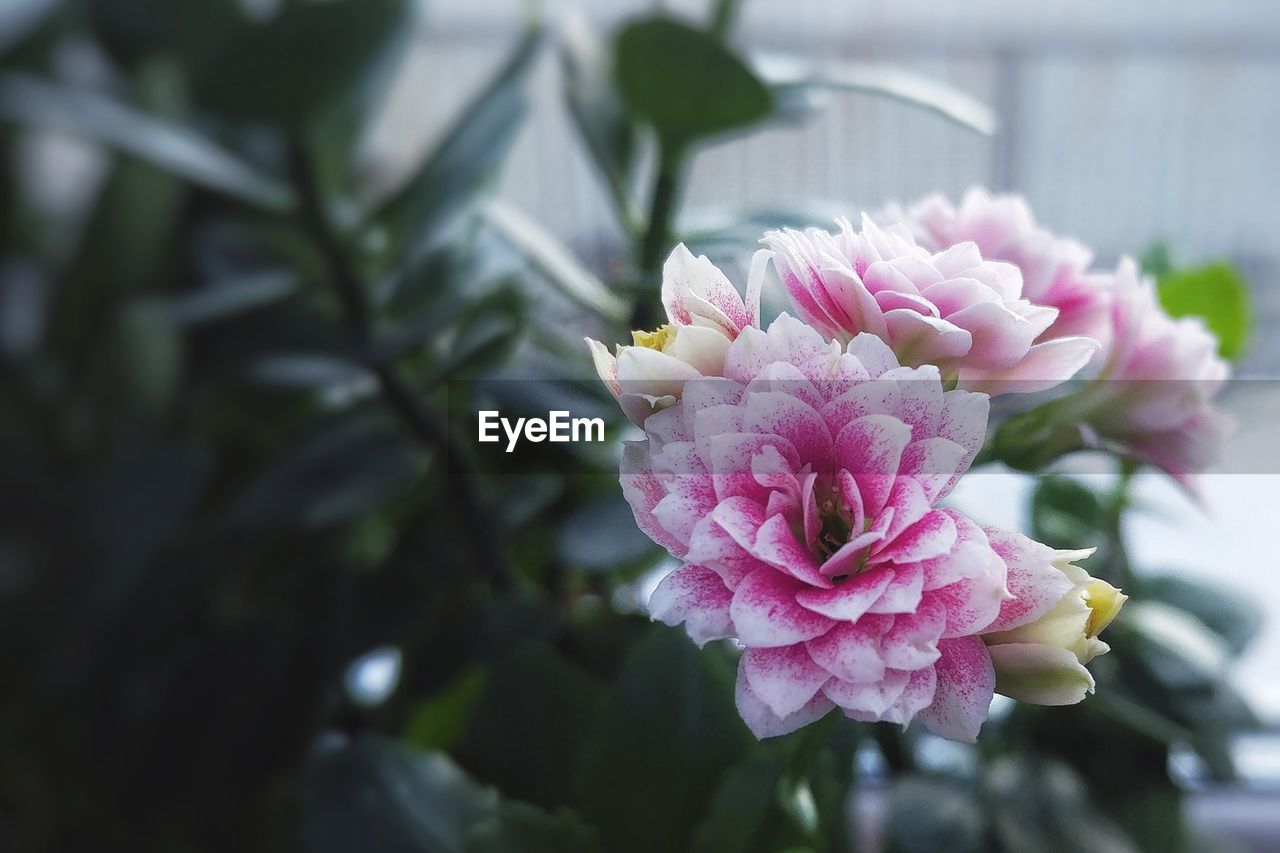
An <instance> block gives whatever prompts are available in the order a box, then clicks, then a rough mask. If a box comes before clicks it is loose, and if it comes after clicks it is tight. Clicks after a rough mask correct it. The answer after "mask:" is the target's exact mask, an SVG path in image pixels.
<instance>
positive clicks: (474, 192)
mask: <svg viewBox="0 0 1280 853" xmlns="http://www.w3.org/2000/svg"><path fill="white" fill-rule="evenodd" d="M1277 92H1280V9H1277V7H1276V6H1275V5H1274V4H1272V3H1269V2H1265V0H1229V2H1220V3H1215V4H1205V3H1198V2H1191V0H1185V2H1184V1H1183V0H1177V2H1155V0H1142V2H1131V3H1127V4H1123V5H1118V4H1114V3H1102V2H1079V1H1078V0H1077V2H1071V3H1067V2H1045V3H1037V4H1026V3H1019V2H1015V0H976V2H966V3H959V2H938V0H934V2H923V0H918V1H917V0H909V1H908V2H897V3H875V2H860V0H854V2H835V0H790V2H787V3H778V2H773V0H745V2H733V0H720V2H708V0H687V2H686V1H685V0H681V2H667V3H660V4H658V3H651V2H625V1H624V0H578V2H567V0H566V2H560V3H545V4H534V3H528V4H518V3H512V2H509V0H468V2H465V3H464V2H458V0H435V2H429V3H417V2H414V1H413V0H315V2H311V0H184V2H181V3H178V2H172V0H80V2H74V0H66V1H65V2H60V1H59V0H0V166H2V168H0V442H2V444H0V475H2V477H3V479H2V480H0V638H2V642H3V648H4V652H3V653H0V677H3V679H4V684H5V685H6V687H5V698H4V699H3V700H2V701H0V850H8V849H12V850H82V849H83V850H103V849H130V850H149V849H156V850H206V849H208V850H227V849H244V850H258V849H261V850H277V849H304V850H309V851H312V850H314V851H331V850H332V851H340V850H370V851H381V850H396V851H400V850H412V851H417V850H427V851H436V850H441V851H455V850H457V851H463V850H465V851H474V850H495V851H496V850H531V851H532V850H589V849H601V850H611V851H612V850H630V849H635V850H655V849H657V850H682V849H696V850H706V851H722V850H723V851H743V853H746V851H756V850H782V849H811V850H846V849H855V848H856V849H867V850H879V849H891V850H935V849H948V850H1063V851H1069V850H1089V851H1098V850H1117V851H1122V850H1144V851H1145V850H1152V851H1155V850H1160V851H1165V850H1226V849H1243V850H1269V849H1275V846H1276V845H1277V844H1280V818H1278V817H1277V811H1276V808H1275V807H1276V805H1278V804H1280V591H1278V589H1277V587H1276V585H1275V584H1274V583H1273V582H1272V575H1273V574H1274V571H1273V566H1274V563H1275V558H1276V556H1277V548H1276V546H1275V544H1274V540H1273V538H1272V536H1271V531H1272V530H1273V529H1274V527H1275V524H1276V522H1277V521H1280V509H1277V506H1278V505H1277V503H1276V501H1275V499H1274V495H1276V494H1277V493H1280V468H1278V467H1277V466H1276V465H1275V464H1274V462H1273V460H1274V459H1275V458H1276V456H1275V452H1274V447H1275V444H1274V438H1273V427H1272V424H1274V423H1275V422H1276V416H1277V415H1280V392H1278V391H1277V390H1276V389H1275V388H1274V387H1273V385H1274V383H1271V382H1267V381H1256V382H1238V383H1235V384H1233V385H1232V386H1231V387H1230V388H1229V389H1228V391H1227V393H1226V394H1225V396H1224V401H1223V404H1224V407H1225V408H1227V409H1228V411H1230V412H1232V413H1233V415H1234V416H1235V417H1236V418H1237V421H1238V424H1239V432H1238V434H1237V436H1236V438H1235V439H1233V442H1232V444H1231V446H1230V447H1229V448H1227V452H1226V453H1225V455H1224V459H1223V461H1222V462H1221V464H1220V465H1219V467H1218V468H1217V469H1215V472H1212V473H1210V474H1209V475H1208V476H1206V477H1205V478H1204V480H1203V483H1202V494H1203V498H1202V502H1201V503H1200V504H1197V503H1196V502H1194V501H1192V500H1190V499H1189V498H1188V497H1186V495H1185V494H1184V493H1183V492H1182V491H1180V490H1179V489H1178V488H1177V487H1176V486H1175V485H1174V484H1172V483H1170V482H1168V481H1167V480H1166V479H1163V478H1162V477H1160V476H1159V475H1157V474H1155V473H1147V472H1140V473H1139V474H1138V475H1137V476H1136V478H1135V479H1134V480H1133V482H1132V484H1129V483H1127V482H1125V481H1122V480H1121V479H1120V478H1117V477H1116V476H1115V475H1114V474H1113V473H1112V472H1111V466H1110V465H1109V463H1107V462H1106V461H1105V460H1096V459H1094V460H1084V461H1083V462H1081V463H1080V464H1078V465H1076V466H1074V467H1067V468H1064V469H1060V470H1055V471H1053V472H1050V473H1048V474H1044V473H1035V474H1031V473H1015V472H1011V471H1008V470H1005V469H998V470H995V471H990V472H983V473H975V475H974V476H970V477H967V478H966V480H965V481H964V482H963V484H962V488H961V490H960V491H958V493H957V494H956V496H955V500H956V502H957V503H959V504H960V505H962V506H963V507H965V508H966V509H967V510H968V511H969V512H971V513H972V514H973V515H975V517H978V518H979V519H981V520H982V521H984V522H987V523H994V524H1000V525H1003V526H1007V527H1012V528H1017V529H1023V530H1028V531H1029V532H1032V531H1034V532H1035V533H1036V534H1037V535H1038V536H1039V538H1041V539H1042V540H1044V541H1051V542H1053V540H1054V538H1055V537H1062V538H1064V543H1063V544H1070V545H1071V546H1072V547H1084V546H1087V545H1093V544H1098V545H1101V546H1102V547H1103V551H1102V552H1101V553H1100V555H1099V558H1098V559H1099V562H1098V563H1097V565H1096V567H1095V569H1094V570H1095V573H1098V572H1100V573H1102V574H1104V575H1105V574H1106V573H1107V571H1108V570H1109V569H1111V568H1114V566H1115V565H1120V564H1123V566H1124V571H1126V572H1127V571H1129V566H1130V565H1131V566H1132V569H1133V572H1134V574H1135V575H1136V577H1128V576H1126V577H1125V579H1126V580H1127V581H1128V582H1126V584H1125V586H1126V589H1127V590H1130V591H1132V593H1133V595H1134V597H1135V599H1136V600H1138V601H1141V600H1143V599H1144V598H1145V599H1148V600H1149V601H1150V602H1152V603H1154V604H1158V605H1160V606H1161V607H1163V608H1164V610H1162V611H1160V613H1161V615H1162V617H1164V618H1162V619H1160V620H1152V619H1148V620H1147V622H1142V621H1140V620H1138V619H1136V618H1135V619H1133V620H1132V621H1131V622H1130V623H1122V624H1118V625H1117V626H1116V628H1115V629H1114V630H1115V631H1116V634H1115V637H1113V638H1112V643H1113V646H1115V647H1116V651H1115V652H1113V654H1112V655H1110V656H1108V657H1107V658H1104V659H1100V660H1099V661H1098V665H1097V666H1096V667H1095V669H1096V671H1097V675H1098V679H1099V690H1098V695H1097V696H1095V697H1092V698H1090V699H1089V700H1087V701H1086V702H1085V703H1084V704H1083V705H1081V706H1080V707H1079V708H1073V709H1069V710H1062V711H1057V710H1055V711H1052V712H1051V713H1050V712H1038V711H1036V710H1034V709H1026V708H1013V707H1010V705H1011V703H1007V704H1003V705H998V706H997V707H996V708H995V709H994V712H993V718H992V721H991V722H990V723H989V724H988V728H987V729H986V730H984V738H983V743H982V744H981V745H980V747H979V748H977V749H969V748H965V747H959V746H955V745H952V744H946V743H943V742H940V741H937V740H936V739H931V738H929V737H927V736H921V735H919V733H917V732H914V730H913V731H912V732H909V733H908V734H907V735H906V736H903V735H901V734H900V733H898V732H896V731H887V730H886V731H882V730H880V729H878V728H877V729H875V730H874V731H873V730H871V729H867V730H866V731H863V730H861V727H852V726H850V727H849V729H848V730H844V729H841V730H839V731H833V732H832V733H831V734H830V735H828V736H827V740H825V741H823V742H820V743H818V744H816V745H815V744H813V743H811V742H803V743H801V742H793V741H792V739H784V741H782V742H776V743H775V742H771V743H769V744H765V745H758V744H754V743H750V742H748V740H747V737H746V733H745V729H743V728H742V726H741V724H740V722H739V721H738V720H737V718H736V716H735V713H734V711H733V708H732V690H731V687H730V686H729V681H730V680H731V677H732V667H733V660H732V651H731V650H723V649H722V650H715V649H709V650H707V651H706V652H704V653H699V652H698V651H697V650H696V649H694V648H693V647H692V644H691V643H689V642H688V641H687V640H685V639H684V638H683V636H682V635H681V634H680V633H679V632H675V631H668V630H667V629H664V628H662V627H660V626H652V625H650V624H649V623H648V622H647V620H646V619H645V618H644V617H643V615H642V605H643V601H644V598H645V595H646V591H647V590H648V589H650V588H651V587H652V585H653V583H654V582H655V581H656V578H657V577H660V576H661V572H662V571H664V570H665V569H666V568H669V564H667V563H664V562H663V560H662V555H661V554H659V553H656V551H655V550H654V549H653V548H652V547H651V546H650V545H649V543H648V542H647V540H645V539H644V537H643V536H641V535H640V534H638V533H637V531H636V530H635V528H634V524H633V523H632V521H631V517H630V513H629V511H628V510H627V508H626V506H625V505H624V504H623V503H622V502H621V497H620V495H619V494H618V488H617V483H616V475H615V474H614V473H613V472H615V471H616V460H615V455H614V449H615V448H616V441H613V440H611V442H610V443H609V445H608V446H607V447H594V446H572V445H571V446H567V447H566V446H561V448H563V449H557V450H556V451H555V452H554V453H553V452H552V451H551V450H550V448H549V446H547V454H546V455H545V456H540V457H539V458H536V459H531V460H524V461H522V462H521V463H520V465H526V464H527V465H528V470H523V471H522V470H520V466H519V465H517V466H515V467H514V468H513V469H512V470H510V471H495V470H493V469H492V466H486V465H485V464H483V462H482V461H480V460H476V459H474V458H471V452H470V449H469V448H468V446H467V443H466V440H464V438H463V436H466V437H468V438H469V436H470V431H469V425H468V424H466V423H465V422H464V421H459V419H458V418H459V412H466V411H468V406H471V405H472V404H473V402H474V400H475V399H477V398H483V399H486V400H491V401H496V402H497V404H500V405H501V407H503V408H504V409H511V410H520V408H521V407H522V406H523V407H526V408H528V409H529V410H530V411H537V412H545V411H546V410H547V408H548V407H549V404H550V403H552V402H556V403H558V404H563V406H562V407H567V408H572V409H573V410H574V411H575V412H576V411H590V413H592V414H596V413H599V414H601V415H602V416H605V417H609V418H610V419H611V424H610V435H611V439H614V438H616V437H618V436H620V435H622V434H623V429H624V428H623V425H622V424H621V423H620V422H619V421H620V418H618V416H617V415H616V413H615V412H614V411H613V406H612V401H611V400H609V399H608V397H607V395H605V394H604V393H603V392H602V391H601V390H600V389H598V388H596V387H595V384H594V383H593V382H583V381H581V380H582V379H583V378H584V377H587V376H589V374H590V367H589V363H588V360H587V356H586V352H585V349H584V348H583V347H582V345H581V338H582V336H583V335H587V334H590V335H592V336H593V337H600V338H601V339H603V340H605V341H606V342H610V341H622V340H624V338H625V336H626V332H627V330H628V329H630V328H633V327H635V328H647V327H650V326H652V325H654V322H653V320H654V318H655V317H656V316H657V314H656V311H657V306H656V301H657V269H658V267H659V265H660V262H661V259H663V258H665V256H666V253H667V251H669V249H670V247H671V246H672V245H673V244H674V242H675V241H676V240H677V239H683V240H686V241H687V242H689V243H690V245H691V246H692V247H693V248H694V249H695V251H699V252H707V253H708V254H710V255H711V256H712V257H713V259H715V260H716V261H717V262H718V263H721V264H723V266H724V267H725V268H726V269H727V270H729V271H730V275H731V278H733V279H734V280H735V281H739V282H740V281H742V279H743V278H744V276H745V263H746V261H747V259H748V258H749V257H750V253H751V252H752V251H753V250H754V249H755V248H756V246H755V240H756V239H758V237H759V235H760V234H761V233H763V231H764V230H765V229H766V228H767V227H773V226H775V225H781V224H790V225H797V226H798V225H804V224H810V223H817V224H824V223H827V222H829V221H830V219H831V218H832V217H834V216H836V215H848V216H851V217H853V216H856V215H857V214H858V213H859V212H860V211H862V210H876V209H879V208H880V207H882V206H883V205H884V204H886V203H888V202H891V201H899V202H907V203H910V202H912V201H915V200H916V199H918V198H919V197H921V196H922V195H924V194H927V193H931V192H942V193H944V194H947V195H949V196H951V197H952V198H953V199H956V198H958V196H959V195H960V194H961V193H962V192H963V191H964V190H965V189H966V188H967V187H970V186H973V185H981V186H986V187H989V188H990V189H992V190H994V191H1008V192H1017V193H1021V194H1023V195H1025V196H1026V197H1027V199H1028V201H1029V203H1030V205H1031V207H1032V209H1033V210H1034V211H1035V213H1036V216H1037V218H1038V219H1039V221H1040V222H1041V224H1042V225H1044V226H1045V227H1047V228H1049V229H1051V230H1053V231H1055V232H1058V233H1061V234H1067V235H1071V236H1074V237H1077V238H1079V239H1080V240H1081V241H1083V242H1085V243H1086V244H1088V245H1089V246H1091V247H1092V248H1094V249H1095V251H1096V253H1097V257H1098V261H1099V262H1100V263H1103V264H1110V263H1112V262H1114V261H1115V260H1116V259H1117V258H1118V257H1119V256H1121V255H1123V254H1130V255H1134V256H1142V257H1144V258H1146V259H1147V260H1148V263H1149V268H1150V269H1151V270H1152V272H1153V273H1163V274H1165V275H1172V274H1181V275H1199V276H1205V281H1206V286H1219V284H1221V282H1220V278H1221V277H1222V276H1224V275H1225V276H1226V277H1227V278H1229V279H1230V283H1231V286H1232V287H1243V288H1244V289H1245V290H1246V292H1247V296H1248V303H1249V305H1250V306H1251V309H1250V312H1251V316H1252V327H1253V333H1252V335H1251V338H1250V342H1249V346H1248V347H1247V348H1246V349H1245V350H1244V353H1243V355H1242V357H1241V358H1240V360H1239V361H1238V363H1237V364H1236V370H1237V375H1239V376H1242V377H1246V378H1251V379H1257V380H1267V379H1271V378H1274V377H1275V376H1276V375H1277V374H1278V373H1280V343H1277V337H1276V336H1275V335H1274V331H1273V330H1275V329H1276V328H1277V326H1280V281H1278V280H1277V279H1278V278H1280V242H1277V241H1276V240H1275V239H1273V236H1272V235H1274V234H1275V233H1280V207H1278V206H1277V205H1276V204H1275V201H1274V199H1273V194H1274V192H1275V190H1276V188H1277V187H1278V186H1280V154H1278V153H1277V152H1278V151H1280V149H1278V148H1277V145H1276V139H1277V138H1280V108H1277V106H1276V104H1277V98H1276V93H1277ZM677 95H678V96H677ZM673 104H674V105H673ZM1161 246H1163V247H1164V250H1163V252H1161V251H1153V249H1154V248H1158V247H1161ZM1153 259H1154V260H1153ZM1223 270H1225V271H1226V272H1223ZM1222 286H1224V287H1225V286H1226V285H1222ZM774 304H775V307H777V306H778V305H780V304H781V303H780V302H778V301H777V299H776V294H774ZM516 378H522V379H526V380H527V379H536V380H538V381H537V382H533V383H530V382H514V381H505V380H511V379H516ZM480 380H486V381H485V382H481V381H480ZM495 380H496V381H495ZM549 471H559V472H561V473H556V474H553V473H548V472H549ZM1054 544H1057V543H1056V542H1055V543H1054ZM1116 555H1121V556H1122V557H1123V559H1119V558H1117V556H1116ZM1148 612H1151V611H1148ZM1107 697H1110V698H1107ZM855 729H856V730H855ZM1232 845H1234V846H1232Z"/></svg>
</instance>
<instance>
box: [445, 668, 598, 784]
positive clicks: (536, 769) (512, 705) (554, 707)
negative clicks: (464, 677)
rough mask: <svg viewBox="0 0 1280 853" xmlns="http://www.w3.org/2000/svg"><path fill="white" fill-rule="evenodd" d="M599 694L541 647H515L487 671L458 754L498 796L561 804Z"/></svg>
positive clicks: (589, 681) (572, 778) (593, 685)
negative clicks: (517, 648) (493, 787)
mask: <svg viewBox="0 0 1280 853" xmlns="http://www.w3.org/2000/svg"><path fill="white" fill-rule="evenodd" d="M603 692H604V691H603V685H601V684H600V683H599V682H598V681H597V680H596V679H594V678H593V677H591V676H590V675H589V674H588V673H587V672H586V671H585V670H583V669H582V668H581V667H579V666H577V665H575V664H574V663H572V662H571V661H568V660H566V659H565V658H564V657H562V656H561V655H558V654H556V653H555V652H553V651H551V650H550V649H548V648H543V647H536V646H535V647H530V648H525V649H521V650H518V651H516V652H514V653H513V654H510V655H508V656H506V657H504V658H503V659H502V660H500V661H498V662H497V663H496V664H495V665H494V667H493V669H492V670H491V672H490V674H489V677H488V679H487V680H486V683H485V687H484V691H483V694H482V695H481V697H480V699H479V700H478V701H477V702H476V705H475V708H474V712H473V715H472V718H471V721H470V723H471V726H470V732H469V733H468V737H467V739H466V743H465V745H464V746H463V748H462V750H461V751H460V755H462V756H463V757H464V759H465V761H466V763H467V766H468V767H470V768H471V769H472V771H473V772H474V773H475V774H476V775H477V776H479V777H480V778H483V779H486V780H488V781H491V782H493V783H494V784H495V785H497V786H498V787H499V788H501V789H502V792H503V793H504V794H507V795H510V796H513V797H516V798H518V799H521V800H528V801H529V802H532V803H536V804H538V805H541V806H546V807H548V808H555V807H557V806H561V805H564V804H566V803H568V802H570V801H571V793H572V789H573V785H574V781H575V778H576V776H577V772H578V769H579V765H580V761H581V757H582V754H583V750H584V748H585V744H586V741H585V740H584V738H583V733H584V732H586V731H589V730H590V728H591V726H592V725H593V724H594V723H595V720H596V716H597V713H598V710H599V708H600V703H601V700H602V698H603Z"/></svg>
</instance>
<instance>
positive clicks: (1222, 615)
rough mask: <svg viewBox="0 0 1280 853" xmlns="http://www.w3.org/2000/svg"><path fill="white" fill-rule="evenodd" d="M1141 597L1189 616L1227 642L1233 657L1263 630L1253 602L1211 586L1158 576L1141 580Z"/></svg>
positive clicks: (1256, 606) (1188, 580)
mask: <svg viewBox="0 0 1280 853" xmlns="http://www.w3.org/2000/svg"><path fill="white" fill-rule="evenodd" d="M1141 593H1142V597H1143V598H1144V599H1147V598H1150V599H1155V600H1156V601H1162V602H1164V603H1165V604H1171V605H1173V606H1174V607H1177V608H1179V609H1180V610H1184V611H1186V612H1187V613H1190V614H1191V615H1192V616H1194V617H1196V618H1197V619H1199V620H1200V621H1201V622H1203V623H1204V624H1205V625H1206V626H1207V627H1208V628H1209V629H1210V630H1211V631H1213V632H1215V633H1216V634H1218V636H1220V637H1222V639H1224V640H1226V642H1227V645H1228V647H1229V648H1230V649H1231V652H1232V654H1235V655H1239V654H1240V653H1242V652H1243V651H1244V650H1245V648H1246V647H1247V646H1248V645H1249V643H1250V641H1251V640H1253V638H1254V637H1255V636H1257V634H1258V631H1259V630H1261V628H1262V609H1261V608H1260V607H1259V606H1258V605H1257V604H1256V603H1255V602H1253V601H1251V600H1249V599H1247V598H1244V597H1243V596H1240V595H1237V594H1235V593H1232V592H1229V591H1227V590H1225V589H1222V588H1221V587H1219V586H1216V585H1214V584H1210V583H1202V582H1200V581H1195V580H1191V579H1189V578H1183V577H1179V576H1176V575H1158V576H1155V577H1146V578H1143V580H1142V587H1141Z"/></svg>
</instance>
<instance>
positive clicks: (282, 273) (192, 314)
mask: <svg viewBox="0 0 1280 853" xmlns="http://www.w3.org/2000/svg"><path fill="white" fill-rule="evenodd" d="M299 284H300V282H299V281H298V277H297V276H296V275H295V274H294V273H293V272H291V271H289V270H265V271H262V272H254V273H247V274H245V275H243V276H240V277H238V278H231V279H227V280H224V281H216V282H213V283H212V284H207V285H202V286H200V287H196V288H192V289H190V290H187V291H184V292H183V293H181V294H180V295H178V296H176V297H174V298H173V300H172V301H171V302H170V303H169V311H170V315H171V316H172V317H173V320H174V322H176V323H178V324H180V325H183V326H196V325H200V324H203V323H216V322H220V321H222V320H228V319H231V318H233V317H238V316H239V315H241V314H244V313H247V312H249V311H254V310H256V309H259V308H262V307H264V306H266V305H271V304H273V303H276V302H278V301H280V300H281V299H284V298H286V297H288V296H290V295H292V294H293V293H295V292H296V291H297V290H298V287H299Z"/></svg>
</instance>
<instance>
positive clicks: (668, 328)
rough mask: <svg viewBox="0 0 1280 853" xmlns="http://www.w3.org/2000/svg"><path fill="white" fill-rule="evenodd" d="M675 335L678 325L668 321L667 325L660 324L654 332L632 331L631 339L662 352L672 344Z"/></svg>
mask: <svg viewBox="0 0 1280 853" xmlns="http://www.w3.org/2000/svg"><path fill="white" fill-rule="evenodd" d="M675 336H676V327H675V326H673V325H671V324H670V323H668V324H666V325H665V326H659V327H658V328H656V329H654V330H653V331H652V332H632V333H631V341H632V343H634V344H635V345H636V346H638V347H644V348H645V349H654V350H657V351H658V352H662V351H663V350H665V349H666V348H667V347H668V346H669V345H670V344H671V341H672V339H674V338H675Z"/></svg>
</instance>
